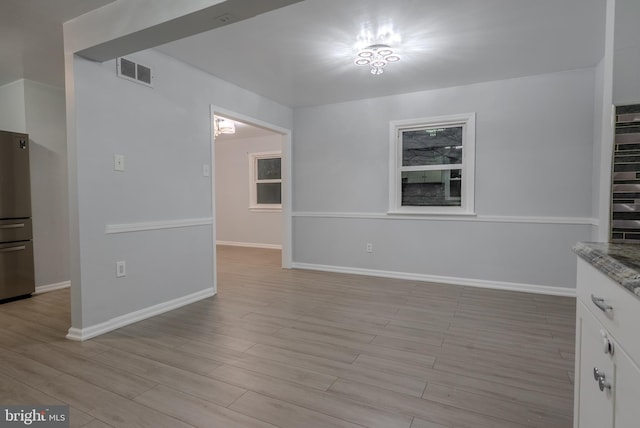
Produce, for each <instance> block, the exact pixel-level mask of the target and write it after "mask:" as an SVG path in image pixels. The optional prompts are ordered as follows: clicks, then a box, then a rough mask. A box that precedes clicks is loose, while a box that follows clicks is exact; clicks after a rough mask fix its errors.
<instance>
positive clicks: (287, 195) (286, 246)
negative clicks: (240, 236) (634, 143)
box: [209, 104, 293, 292]
mask: <svg viewBox="0 0 640 428" xmlns="http://www.w3.org/2000/svg"><path fill="white" fill-rule="evenodd" d="M214 115H220V116H224V117H227V118H229V119H234V120H237V121H239V122H244V123H247V124H249V125H255V126H259V127H261V128H265V129H268V130H269V131H273V132H275V133H278V134H281V135H282V170H281V171H282V267H283V268H284V269H291V267H292V264H293V252H292V246H293V237H292V229H293V225H292V215H291V212H292V185H291V171H292V168H291V166H292V160H291V130H290V129H288V128H283V127H281V126H278V125H275V124H273V123H269V122H265V121H263V120H260V119H256V118H254V117H251V116H247V115H245V114H242V113H238V112H235V111H232V110H228V109H225V108H223V107H220V106H216V105H214V104H211V105H210V109H209V123H210V127H211V217H212V230H213V263H214V267H215V266H216V265H215V263H216V262H217V253H216V180H215V177H216V175H215V165H216V159H215V136H214V132H213V117H214ZM217 277H218V275H217V269H214V277H213V282H214V289H215V290H216V292H217V282H218V281H217Z"/></svg>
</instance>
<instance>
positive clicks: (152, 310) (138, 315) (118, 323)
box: [66, 288, 216, 341]
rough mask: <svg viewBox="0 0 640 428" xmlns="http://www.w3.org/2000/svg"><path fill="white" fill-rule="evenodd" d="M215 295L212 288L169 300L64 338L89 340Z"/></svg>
mask: <svg viewBox="0 0 640 428" xmlns="http://www.w3.org/2000/svg"><path fill="white" fill-rule="evenodd" d="M215 294H216V292H215V290H214V289H213V288H207V289H205V290H202V291H198V292H196V293H192V294H189V295H187V296H182V297H178V298H177V299H173V300H169V301H168V302H163V303H159V304H157V305H153V306H149V307H148V308H144V309H140V310H138V311H134V312H131V313H128V314H126V315H121V316H119V317H115V318H112V319H110V320H109V321H105V322H101V323H100V324H95V325H92V326H89V327H85V328H75V327H71V328H70V329H69V332H68V333H67V336H66V337H67V339H70V340H76V341H83V340H87V339H91V338H92V337H96V336H100V335H101V334H105V333H108V332H110V331H112V330H115V329H118V328H120V327H124V326H126V325H129V324H133V323H135V322H138V321H142V320H144V319H147V318H151V317H153V316H156V315H160V314H162V313H165V312H168V311H171V310H173V309H177V308H179V307H181V306H185V305H188V304H190V303H194V302H197V301H199V300H202V299H206V298H207V297H211V296H214V295H215Z"/></svg>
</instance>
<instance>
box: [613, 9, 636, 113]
mask: <svg viewBox="0 0 640 428" xmlns="http://www.w3.org/2000/svg"><path fill="white" fill-rule="evenodd" d="M638 20H640V1H638V0H616V1H615V52H614V57H613V61H614V63H613V103H614V104H615V105H625V104H639V103H640V25H638Z"/></svg>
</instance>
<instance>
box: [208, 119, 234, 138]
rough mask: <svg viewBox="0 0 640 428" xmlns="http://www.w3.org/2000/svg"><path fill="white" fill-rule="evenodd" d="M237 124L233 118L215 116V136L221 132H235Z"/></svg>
mask: <svg viewBox="0 0 640 428" xmlns="http://www.w3.org/2000/svg"><path fill="white" fill-rule="evenodd" d="M235 133H236V124H235V123H233V121H232V120H229V119H225V118H224V117H220V116H215V117H214V118H213V136H214V137H217V136H218V135H220V134H235Z"/></svg>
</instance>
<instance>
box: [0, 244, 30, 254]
mask: <svg viewBox="0 0 640 428" xmlns="http://www.w3.org/2000/svg"><path fill="white" fill-rule="evenodd" d="M26 248H27V247H25V246H24V245H20V246H18V247H9V248H0V253H8V252H10V251H22V250H25V249H26Z"/></svg>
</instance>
